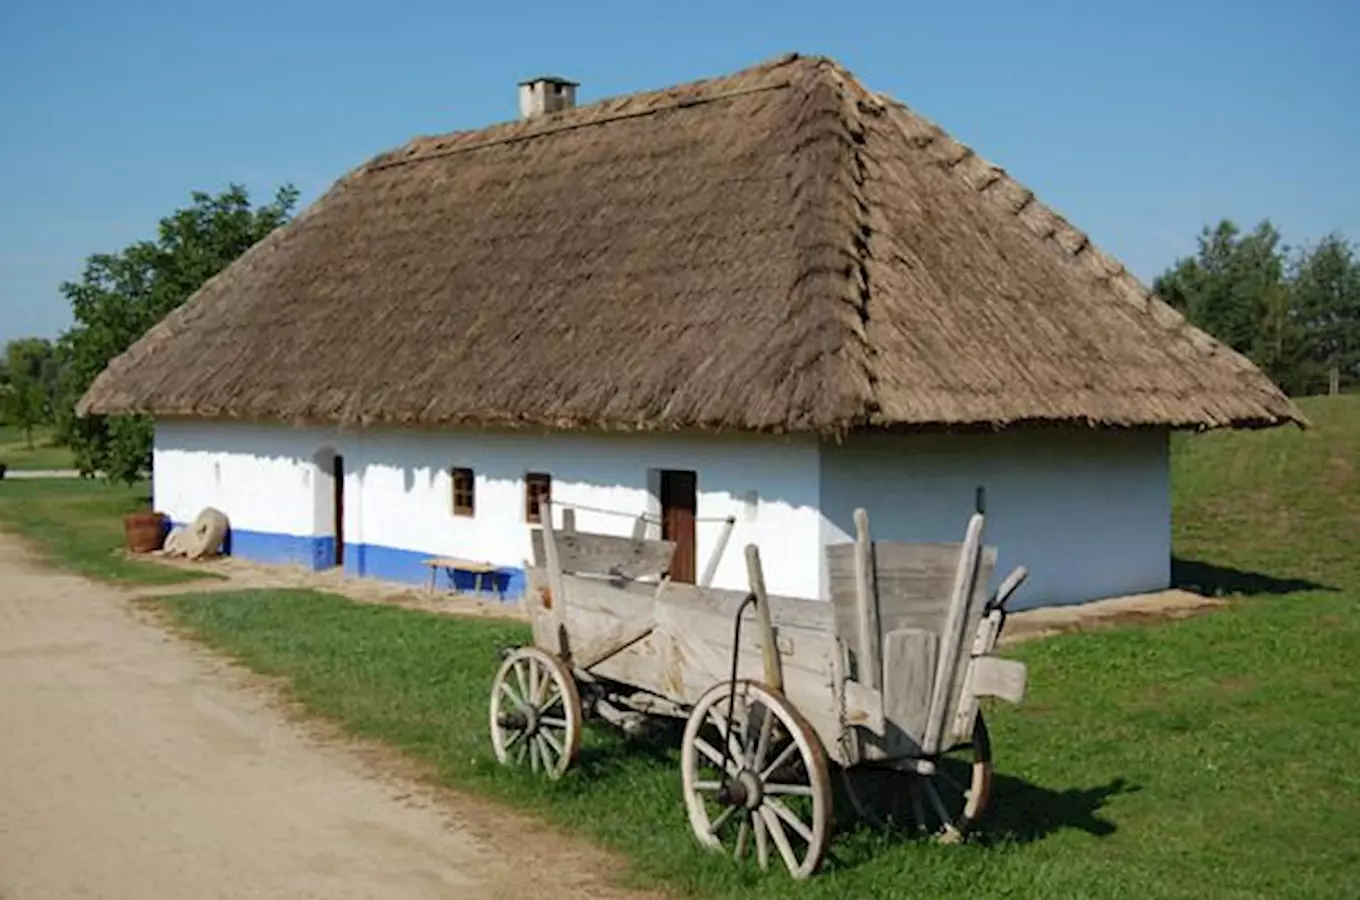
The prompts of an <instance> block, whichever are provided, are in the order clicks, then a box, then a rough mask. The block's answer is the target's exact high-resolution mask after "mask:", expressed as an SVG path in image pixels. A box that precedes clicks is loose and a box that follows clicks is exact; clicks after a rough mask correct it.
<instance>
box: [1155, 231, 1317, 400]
mask: <svg viewBox="0 0 1360 900" xmlns="http://www.w3.org/2000/svg"><path fill="white" fill-rule="evenodd" d="M1198 243H1199V250H1198V253H1197V254H1196V255H1195V256H1193V257H1187V258H1183V259H1180V260H1177V261H1176V263H1175V264H1173V265H1172V267H1171V268H1170V269H1168V270H1167V271H1166V272H1165V273H1163V274H1162V275H1161V276H1160V277H1158V278H1157V279H1156V281H1155V282H1154V283H1153V289H1154V290H1155V291H1156V292H1157V293H1158V294H1159V295H1160V296H1161V297H1162V298H1163V299H1164V300H1166V301H1167V302H1168V303H1170V304H1171V305H1172V306H1174V307H1176V308H1177V309H1178V310H1180V311H1181V312H1182V313H1183V314H1184V315H1185V317H1186V318H1187V319H1189V320H1190V321H1191V322H1192V323H1193V324H1194V325H1196V326H1198V327H1199V328H1202V329H1204V330H1205V331H1207V332H1209V333H1210V334H1212V335H1213V336H1214V337H1216V338H1218V339H1219V340H1221V341H1223V342H1224V343H1225V344H1227V345H1228V346H1230V347H1232V348H1233V349H1234V350H1236V351H1238V352H1239V353H1243V354H1246V355H1247V356H1248V357H1250V358H1251V359H1252V361H1253V362H1255V363H1256V364H1257V365H1258V366H1260V367H1261V369H1262V370H1263V371H1265V373H1266V374H1267V375H1269V376H1270V377H1271V378H1272V379H1273V380H1274V381H1275V382H1276V383H1278V384H1279V385H1280V386H1281V387H1283V388H1284V389H1285V390H1291V389H1293V388H1296V387H1299V386H1301V385H1302V384H1303V383H1305V382H1306V380H1307V376H1306V373H1305V371H1304V367H1303V365H1302V362H1303V360H1304V359H1305V358H1306V356H1307V354H1306V351H1305V349H1304V335H1303V332H1302V328H1301V324H1300V322H1299V319H1298V316H1297V314H1296V309H1295V306H1294V302H1293V296H1292V291H1291V289H1290V285H1289V283H1288V282H1287V280H1286V278H1285V270H1286V264H1287V256H1286V253H1287V251H1286V248H1285V247H1284V246H1283V245H1282V243H1281V240H1280V233H1279V231H1277V230H1276V228H1275V226H1274V225H1272V224H1271V223H1270V221H1269V220H1267V221H1263V222H1261V223H1260V224H1259V225H1257V226H1256V228H1255V229H1254V230H1253V231H1251V232H1250V233H1247V234H1243V233H1242V231H1241V229H1239V228H1238V227H1237V225H1236V224H1235V223H1233V222H1231V221H1229V220H1227V219H1224V220H1222V221H1220V222H1219V223H1218V224H1217V225H1216V226H1215V227H1213V228H1208V227H1206V228H1204V229H1203V231H1201V232H1200V235H1199V241H1198Z"/></svg>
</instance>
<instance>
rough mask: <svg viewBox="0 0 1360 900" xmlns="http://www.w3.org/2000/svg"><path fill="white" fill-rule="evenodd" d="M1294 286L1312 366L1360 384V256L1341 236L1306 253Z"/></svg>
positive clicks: (1328, 238) (1296, 267)
mask: <svg viewBox="0 0 1360 900" xmlns="http://www.w3.org/2000/svg"><path fill="white" fill-rule="evenodd" d="M1291 280H1292V283H1293V292H1294V303H1295V306H1296V307H1297V309H1298V315H1299V319H1300V321H1301V323H1302V327H1303V330H1304V333H1305V334H1306V340H1307V345H1308V354H1309V358H1310V360H1311V361H1312V362H1313V363H1315V364H1316V365H1317V366H1318V367H1320V368H1322V369H1324V370H1330V369H1336V370H1338V371H1339V372H1340V373H1341V377H1342V379H1343V380H1356V379H1360V256H1357V254H1356V251H1355V248H1354V247H1353V246H1352V245H1351V244H1350V243H1349V242H1347V241H1346V240H1344V239H1343V238H1342V237H1341V236H1340V235H1339V234H1335V233H1334V234H1329V235H1327V236H1326V237H1324V238H1323V239H1322V240H1321V241H1319V242H1318V243H1317V244H1316V245H1315V246H1313V247H1310V248H1306V249H1305V250H1303V251H1302V252H1301V253H1300V254H1299V256H1298V258H1297V260H1296V262H1295V265H1294V270H1293V272H1292V276H1291Z"/></svg>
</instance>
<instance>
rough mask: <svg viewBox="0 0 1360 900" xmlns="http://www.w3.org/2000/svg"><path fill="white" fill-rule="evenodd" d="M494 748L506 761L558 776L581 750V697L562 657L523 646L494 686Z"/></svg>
mask: <svg viewBox="0 0 1360 900" xmlns="http://www.w3.org/2000/svg"><path fill="white" fill-rule="evenodd" d="M491 747H492V749H493V750H494V751H495V753H496V759H498V760H499V761H501V762H502V763H506V764H513V765H520V766H522V765H524V764H526V763H527V764H528V765H529V768H530V769H532V770H533V771H534V772H539V771H543V772H545V773H547V775H548V777H549V778H559V777H561V775H562V773H563V772H565V771H566V770H567V768H568V767H569V766H570V765H571V764H572V761H573V760H575V759H576V753H577V751H579V750H580V749H581V698H580V695H579V694H578V693H577V690H576V682H575V680H573V679H572V677H571V672H570V671H569V670H568V669H567V667H566V666H565V665H563V664H562V662H561V661H560V660H558V659H557V657H555V656H552V655H551V654H548V653H545V652H543V651H542V650H539V649H537V648H535V647H521V648H520V649H518V650H516V651H514V652H513V653H511V654H510V655H509V656H508V657H506V659H505V662H503V663H501V667H500V669H499V670H497V672H496V680H495V682H494V683H493V684H492V686H491Z"/></svg>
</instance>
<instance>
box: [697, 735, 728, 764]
mask: <svg viewBox="0 0 1360 900" xmlns="http://www.w3.org/2000/svg"><path fill="white" fill-rule="evenodd" d="M694 747H695V749H696V750H698V751H699V752H700V753H702V754H703V755H704V756H706V757H708V760H709V762H711V763H713V765H715V766H721V765H722V764H723V758H722V754H721V753H719V752H718V750H717V748H716V747H714V746H713V745H712V744H710V743H709V742H708V741H706V740H704V739H703V738H701V737H696V738H695V739H694ZM728 764H729V765H731V761H730V760H729V761H728Z"/></svg>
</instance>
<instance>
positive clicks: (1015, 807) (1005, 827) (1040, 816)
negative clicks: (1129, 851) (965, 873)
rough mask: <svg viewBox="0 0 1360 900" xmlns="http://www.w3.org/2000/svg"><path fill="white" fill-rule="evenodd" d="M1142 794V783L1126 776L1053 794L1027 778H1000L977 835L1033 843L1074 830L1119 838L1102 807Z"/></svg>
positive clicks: (995, 785) (999, 776) (995, 783)
mask: <svg viewBox="0 0 1360 900" xmlns="http://www.w3.org/2000/svg"><path fill="white" fill-rule="evenodd" d="M1138 790H1140V788H1139V787H1138V785H1136V784H1131V783H1130V782H1128V781H1126V780H1125V779H1123V778H1115V779H1112V780H1111V781H1109V782H1107V783H1105V784H1101V785H1096V786H1094V787H1086V788H1067V789H1065V790H1052V789H1051V788H1046V787H1041V786H1040V785H1037V784H1032V783H1031V782H1028V781H1025V780H1024V779H1023V778H1013V777H1011V776H1009V775H997V776H996V777H995V780H994V782H993V784H992V800H991V803H989V804H988V808H987V811H986V812H985V813H984V815H983V817H982V821H981V822H980V823H979V825H978V837H979V838H980V839H983V840H986V841H989V842H1000V841H1004V842H1012V843H1031V842H1033V841H1038V840H1042V839H1043V838H1045V837H1047V836H1048V835H1050V834H1053V833H1054V832H1056V831H1062V830H1064V829H1069V828H1075V829H1078V830H1080V831H1084V832H1086V833H1087V834H1090V835H1094V836H1096V837H1106V836H1108V835H1111V834H1114V832H1115V825H1114V823H1113V822H1111V821H1109V820H1108V819H1104V818H1102V817H1101V816H1100V811H1101V809H1102V808H1103V807H1104V806H1105V804H1106V803H1107V802H1108V801H1109V800H1110V798H1111V797H1117V796H1119V795H1120V794H1132V793H1135V792H1137V791H1138Z"/></svg>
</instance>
